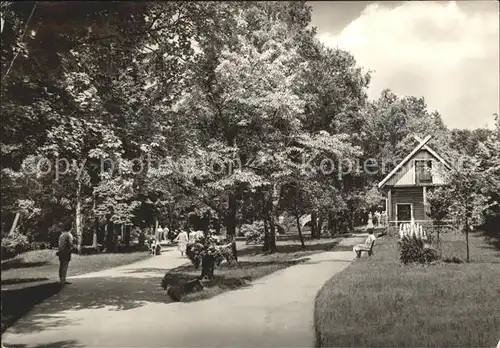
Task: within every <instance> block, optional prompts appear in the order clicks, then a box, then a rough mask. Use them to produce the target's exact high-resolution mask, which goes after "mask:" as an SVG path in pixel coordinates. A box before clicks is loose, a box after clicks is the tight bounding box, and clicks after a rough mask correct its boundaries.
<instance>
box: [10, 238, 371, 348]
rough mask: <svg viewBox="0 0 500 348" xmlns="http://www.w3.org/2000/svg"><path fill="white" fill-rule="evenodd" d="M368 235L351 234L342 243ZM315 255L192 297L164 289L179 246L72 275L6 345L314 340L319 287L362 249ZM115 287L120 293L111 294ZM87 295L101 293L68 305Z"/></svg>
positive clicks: (289, 343) (293, 343)
mask: <svg viewBox="0 0 500 348" xmlns="http://www.w3.org/2000/svg"><path fill="white" fill-rule="evenodd" d="M363 239H364V237H360V236H358V237H351V238H346V239H344V240H343V241H342V242H343V243H342V244H343V245H354V244H357V243H360V242H362V241H363ZM307 258H309V260H308V261H306V262H304V263H301V264H299V265H296V266H292V267H288V268H286V269H283V270H280V271H278V272H275V273H273V274H270V275H268V276H266V277H264V278H261V279H258V280H256V281H255V282H252V284H251V285H250V286H249V287H246V288H242V289H238V290H234V291H229V292H226V293H223V294H221V295H218V296H216V297H213V298H211V299H208V300H204V301H198V302H192V303H182V302H171V301H168V300H167V299H165V297H166V296H167V295H166V293H165V292H164V291H163V289H161V288H159V282H160V279H161V278H162V277H163V275H164V274H165V272H166V271H168V270H169V269H171V268H175V267H178V266H180V265H182V264H185V263H186V259H184V258H180V256H179V254H178V253H177V252H176V251H168V252H166V253H163V254H162V255H161V256H156V257H151V258H150V259H146V260H143V261H139V262H136V263H134V264H130V265H126V266H121V267H117V268H113V269H109V270H104V271H100V272H95V273H89V274H85V275H81V276H76V277H71V281H72V282H73V284H72V285H69V286H67V287H65V288H64V289H63V290H62V291H61V293H59V294H57V295H55V296H54V297H52V298H50V299H48V300H46V301H45V302H43V303H41V304H40V305H38V306H37V307H35V309H34V310H33V311H32V312H30V313H29V314H28V315H27V316H26V317H24V318H22V319H20V320H19V321H18V322H17V323H16V324H15V325H14V326H13V327H11V328H10V329H9V330H8V331H7V332H6V333H5V334H4V337H2V341H3V342H4V345H5V347H6V348H9V347H12V346H13V345H18V346H17V347H20V346H19V344H22V347H23V348H29V347H37V348H41V347H59V348H63V347H64V348H76V347H99V348H106V347H122V348H124V347H151V348H153V347H314V345H315V334H314V320H313V318H314V301H315V297H316V294H317V292H318V291H319V289H320V288H321V287H322V286H323V284H324V283H325V282H326V281H327V280H328V279H330V278H331V277H332V276H333V275H334V274H335V273H338V272H340V271H342V270H343V269H345V268H346V267H347V266H348V265H349V264H350V263H351V262H352V260H353V258H354V255H353V253H352V252H348V251H333V252H322V253H318V254H313V255H310V256H307ZM124 277H125V278H124ZM123 279H126V281H123ZM151 279H152V280H153V283H151V284H158V285H156V287H157V288H159V289H158V290H155V291H156V296H159V297H161V301H155V302H154V301H151V298H152V297H154V296H153V295H154V294H153V295H151V294H150V291H147V292H146V291H145V289H149V288H151V286H152V285H151V284H147V282H148V280H151ZM141 286H142V288H141ZM129 287H133V288H132V289H130V290H128V288H129ZM100 290H102V291H103V293H102V294H101V293H100ZM109 293H111V294H113V295H115V298H112V299H109V300H108V299H107V298H103V296H107V294H109ZM144 293H145V294H144ZM144 295H145V296H144ZM85 296H89V297H92V296H93V300H91V301H90V303H84V304H81V306H79V307H77V308H73V309H68V308H71V307H72V306H73V307H74V305H75V302H79V301H78V298H79V297H85ZM111 297H113V296H111ZM65 301H66V303H64V302H65ZM58 306H59V307H61V308H59V309H58V308H57V307H58Z"/></svg>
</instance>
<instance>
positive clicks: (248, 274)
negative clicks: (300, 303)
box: [167, 239, 352, 302]
mask: <svg viewBox="0 0 500 348" xmlns="http://www.w3.org/2000/svg"><path fill="white" fill-rule="evenodd" d="M337 243H338V242H336V241H332V240H331V239H326V240H319V241H309V242H307V243H306V248H307V249H306V250H302V248H301V246H300V244H298V243H297V242H295V241H285V242H278V245H277V247H278V252H277V253H275V254H261V253H260V251H261V250H262V246H261V245H255V246H253V245H252V246H247V247H245V248H243V249H242V250H239V251H238V260H239V265H240V267H232V268H229V267H228V265H227V263H225V262H224V263H223V264H222V265H221V266H220V267H219V268H216V269H215V272H214V276H215V278H214V280H213V281H211V282H207V283H205V289H204V290H202V291H199V292H195V293H190V294H186V295H184V296H183V297H182V300H181V301H182V302H193V301H199V300H203V299H208V298H211V297H214V296H216V295H219V294H221V293H223V292H226V291H230V290H236V289H238V288H242V287H244V286H247V285H248V284H249V283H250V282H252V281H254V280H256V279H259V278H262V277H264V276H267V275H269V274H271V273H274V272H276V271H279V270H282V269H285V268H287V267H290V266H294V265H297V264H299V263H301V262H305V261H306V260H307V256H308V255H311V254H314V253H318V252H323V251H331V250H350V249H352V248H351V247H341V246H337ZM200 273H201V270H195V269H194V267H193V266H192V265H187V266H181V267H178V268H175V269H173V270H172V271H170V272H168V273H167V284H169V285H177V284H182V283H184V282H186V281H189V280H193V279H195V278H196V277H198V276H199V275H200Z"/></svg>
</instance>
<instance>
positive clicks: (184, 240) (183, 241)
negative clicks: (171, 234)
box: [174, 231, 189, 256]
mask: <svg viewBox="0 0 500 348" xmlns="http://www.w3.org/2000/svg"><path fill="white" fill-rule="evenodd" d="M174 241H175V242H177V243H178V244H177V249H178V250H179V251H180V252H181V256H184V253H185V252H186V247H187V244H188V242H189V236H188V233H187V232H186V231H181V232H180V233H179V234H178V235H177V237H175V239H174Z"/></svg>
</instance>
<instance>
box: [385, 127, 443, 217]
mask: <svg viewBox="0 0 500 348" xmlns="http://www.w3.org/2000/svg"><path fill="white" fill-rule="evenodd" d="M414 138H415V139H416V140H417V141H419V144H418V145H417V146H416V147H415V148H414V149H413V151H411V152H410V153H409V154H408V156H406V158H405V159H404V160H403V161H401V163H399V164H398V165H397V166H396V168H394V169H393V170H392V171H391V172H390V173H389V174H388V175H387V176H386V177H385V178H384V179H383V180H382V181H381V182H380V183H379V184H378V187H379V189H382V190H383V191H384V192H386V194H387V204H386V209H387V217H388V222H389V225H399V224H401V223H406V222H410V221H411V220H412V219H413V220H414V221H415V222H417V223H425V221H426V220H430V219H429V217H428V216H427V214H426V211H427V199H426V194H427V192H428V190H429V189H432V188H433V187H436V186H442V185H445V184H446V183H445V180H444V178H443V177H442V175H440V174H439V173H440V172H441V170H440V169H450V168H451V167H450V165H449V164H448V163H447V162H446V161H445V160H444V159H443V158H442V157H441V156H439V155H438V154H437V153H436V152H435V151H434V150H432V149H431V148H430V147H429V146H428V145H427V143H428V142H429V140H430V139H431V136H430V135H429V136H427V137H426V138H425V139H423V140H422V139H420V138H418V137H414Z"/></svg>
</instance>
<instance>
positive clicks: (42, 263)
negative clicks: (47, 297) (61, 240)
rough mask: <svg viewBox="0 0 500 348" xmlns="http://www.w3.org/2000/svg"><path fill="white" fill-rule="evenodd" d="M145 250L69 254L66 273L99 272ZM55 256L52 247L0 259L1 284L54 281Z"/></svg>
mask: <svg viewBox="0 0 500 348" xmlns="http://www.w3.org/2000/svg"><path fill="white" fill-rule="evenodd" d="M147 256H148V254H147V252H145V251H141V252H131V253H124V254H95V255H77V254H73V255H72V257H71V262H70V264H69V269H68V276H72V275H80V274H84V273H89V272H95V271H100V270H103V269H107V268H112V267H116V266H121V265H125V264H129V263H132V262H134V261H138V260H141V259H144V258H146V257H147ZM58 270H59V259H58V258H57V256H56V254H55V250H36V251H29V252H27V253H23V254H20V255H18V256H16V257H15V258H12V259H9V260H4V261H2V285H10V284H19V283H29V282H36V281H47V280H57V279H58Z"/></svg>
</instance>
